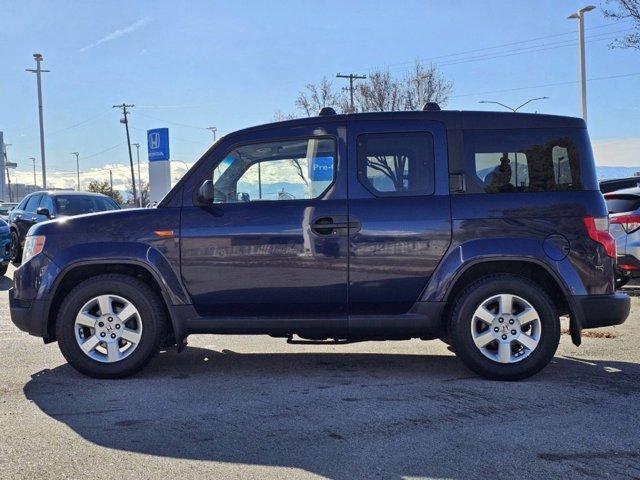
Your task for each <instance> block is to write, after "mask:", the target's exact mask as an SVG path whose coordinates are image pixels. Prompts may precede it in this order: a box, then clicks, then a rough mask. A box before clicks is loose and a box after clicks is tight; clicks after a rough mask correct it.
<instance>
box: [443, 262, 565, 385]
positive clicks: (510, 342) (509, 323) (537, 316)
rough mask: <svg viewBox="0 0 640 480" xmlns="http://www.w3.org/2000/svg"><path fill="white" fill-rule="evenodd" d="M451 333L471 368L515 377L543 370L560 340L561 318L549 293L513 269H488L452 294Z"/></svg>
mask: <svg viewBox="0 0 640 480" xmlns="http://www.w3.org/2000/svg"><path fill="white" fill-rule="evenodd" d="M449 335H450V337H451V341H452V344H453V347H454V350H455V352H456V354H457V355H458V356H459V357H460V358H461V360H462V361H463V362H464V363H465V365H466V366H467V367H469V368H470V369H471V370H473V371H474V372H476V373H478V374H480V375H482V376H484V377H487V378H491V379H494V380H519V379H522V378H526V377H529V376H531V375H534V374H535V373H537V372H539V371H540V370H542V369H543V368H544V367H545V366H546V365H547V364H548V363H549V362H550V361H551V359H552V358H553V355H554V354H555V352H556V350H557V348H558V343H559V341H560V321H559V318H558V314H557V312H556V309H555V306H554V304H553V302H552V301H551V299H550V298H549V295H547V293H546V292H545V291H544V290H543V289H542V288H540V287H539V286H538V285H537V284H536V283H534V282H532V281H530V280H528V279H526V278H523V277H519V276H516V275H507V274H500V275H490V276H487V277H484V278H481V279H480V280H478V281H476V282H474V283H473V284H472V285H469V286H468V287H467V288H466V289H465V290H464V291H463V292H462V293H461V294H460V295H459V296H458V297H457V299H456V300H455V305H454V307H453V311H452V316H451V321H450V325H449Z"/></svg>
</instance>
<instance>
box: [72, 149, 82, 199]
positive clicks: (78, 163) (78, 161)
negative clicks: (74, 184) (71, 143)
mask: <svg viewBox="0 0 640 480" xmlns="http://www.w3.org/2000/svg"><path fill="white" fill-rule="evenodd" d="M71 155H75V156H76V175H77V177H78V191H80V160H78V157H79V156H80V154H79V153H78V152H71Z"/></svg>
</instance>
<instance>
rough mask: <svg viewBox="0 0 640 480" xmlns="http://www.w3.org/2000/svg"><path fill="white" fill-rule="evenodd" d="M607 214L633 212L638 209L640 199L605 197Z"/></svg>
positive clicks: (616, 196) (634, 197) (634, 196)
mask: <svg viewBox="0 0 640 480" xmlns="http://www.w3.org/2000/svg"><path fill="white" fill-rule="evenodd" d="M605 201H606V202H607V210H608V211H609V213H622V212H633V211H634V210H637V209H638V207H640V197H637V196H636V195H615V196H606V197H605Z"/></svg>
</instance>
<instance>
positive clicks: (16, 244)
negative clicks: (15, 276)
mask: <svg viewBox="0 0 640 480" xmlns="http://www.w3.org/2000/svg"><path fill="white" fill-rule="evenodd" d="M9 258H10V259H11V261H12V262H13V263H20V261H21V260H22V247H21V246H20V236H19V235H18V232H16V231H15V230H11V245H10V246H9Z"/></svg>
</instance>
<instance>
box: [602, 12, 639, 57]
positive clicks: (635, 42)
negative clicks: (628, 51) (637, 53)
mask: <svg viewBox="0 0 640 480" xmlns="http://www.w3.org/2000/svg"><path fill="white" fill-rule="evenodd" d="M605 3H607V4H609V5H613V7H612V8H605V9H604V10H603V13H604V16H605V17H608V18H612V19H614V20H629V19H630V20H632V21H633V28H634V29H635V31H634V32H632V33H630V34H628V35H625V36H624V37H622V38H620V39H617V40H616V41H615V42H614V43H612V44H611V46H612V47H619V48H635V49H637V50H640V0H605Z"/></svg>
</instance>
